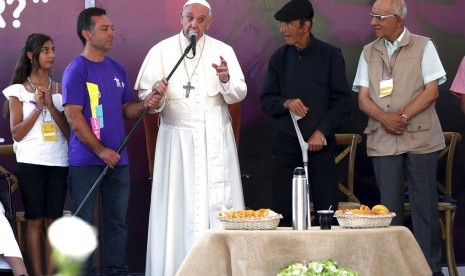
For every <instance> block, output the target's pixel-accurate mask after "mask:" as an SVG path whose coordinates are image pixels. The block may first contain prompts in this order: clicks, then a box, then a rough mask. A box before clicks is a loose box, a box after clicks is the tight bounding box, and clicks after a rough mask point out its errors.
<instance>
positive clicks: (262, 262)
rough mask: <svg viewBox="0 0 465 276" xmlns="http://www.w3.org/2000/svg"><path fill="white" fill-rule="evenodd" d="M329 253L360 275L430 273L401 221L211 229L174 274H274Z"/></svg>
mask: <svg viewBox="0 0 465 276" xmlns="http://www.w3.org/2000/svg"><path fill="white" fill-rule="evenodd" d="M328 258H331V259H333V260H334V261H336V262H337V263H338V264H339V265H341V266H343V267H347V268H350V269H352V270H354V271H356V272H358V273H359V275H361V276H364V275H369V276H372V275H383V276H388V275H396V276H398V275H403V276H407V275H415V276H421V275H431V270H430V268H429V266H428V263H427V262H426V259H425V257H424V255H423V253H422V251H421V249H420V247H419V245H418V243H417V242H416V240H415V238H414V236H413V234H412V233H411V231H410V230H409V229H408V228H405V227H403V226H390V227H387V228H369V229H344V228H341V227H339V226H337V227H334V226H333V227H332V229H331V230H320V229H319V228H318V227H312V228H311V229H310V230H304V231H297V230H292V229H291V228H277V229H276V230H260V231H258V230H253V231H252V230H209V231H206V232H204V233H203V234H202V235H201V237H200V238H199V239H198V240H197V241H196V242H195V244H194V246H193V247H192V249H191V250H190V252H189V253H188V255H187V256H186V259H185V260H184V262H183V264H182V266H181V268H180V269H179V271H178V273H177V274H176V275H179V276H184V275H189V276H192V275H232V276H241V275H244V276H246V275H247V276H255V275H257V276H258V275H263V276H264V275H266V276H270V275H276V274H277V273H278V272H279V270H280V269H281V268H282V267H284V266H287V265H288V264H290V263H291V262H293V261H302V260H307V261H309V260H311V261H317V260H326V259H328Z"/></svg>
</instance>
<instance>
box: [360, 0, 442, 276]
mask: <svg viewBox="0 0 465 276" xmlns="http://www.w3.org/2000/svg"><path fill="white" fill-rule="evenodd" d="M406 14H407V6H406V5H405V2H404V1H403V0H377V1H376V2H375V3H374V4H373V8H372V12H371V13H370V15H371V25H372V26H373V28H374V31H375V34H376V37H377V39H376V40H375V41H373V42H372V43H370V44H368V45H366V46H365V47H364V49H363V52H362V54H361V56H360V61H359V64H358V69H357V74H356V76H355V80H354V84H353V90H354V91H356V92H358V103H359V107H360V109H361V110H362V111H363V112H364V113H366V114H367V115H368V116H369V121H368V126H367V127H366V129H365V131H364V133H365V134H366V135H367V153H368V156H370V157H371V158H372V162H373V167H374V172H375V177H376V181H377V184H378V187H379V190H380V195H381V203H382V204H384V205H386V206H387V207H388V208H389V209H390V210H392V211H393V212H395V213H396V214H397V216H396V217H395V218H394V219H393V222H392V223H393V224H395V225H402V224H403V213H404V173H406V174H407V180H408V189H409V201H410V204H411V206H412V224H413V230H414V235H415V238H416V239H417V241H418V243H419V245H420V247H421V249H422V251H423V253H424V255H425V257H426V260H427V261H428V264H429V266H430V268H431V270H432V271H433V275H442V272H441V250H442V245H441V238H440V232H439V224H438V221H439V217H438V216H439V213H438V209H437V205H438V199H437V190H436V167H437V151H438V150H441V149H443V148H444V147H445V144H444V136H443V132H442V129H441V124H440V122H439V119H438V116H437V114H436V110H435V101H436V99H437V98H438V97H439V93H438V85H439V84H442V83H444V82H445V81H446V72H445V71H444V68H443V66H442V64H441V61H440V59H439V56H438V53H437V51H436V49H435V46H434V44H433V43H432V41H431V39H430V38H427V37H423V36H418V35H414V34H411V33H410V32H409V31H408V30H407V28H405V27H404V19H405V16H406Z"/></svg>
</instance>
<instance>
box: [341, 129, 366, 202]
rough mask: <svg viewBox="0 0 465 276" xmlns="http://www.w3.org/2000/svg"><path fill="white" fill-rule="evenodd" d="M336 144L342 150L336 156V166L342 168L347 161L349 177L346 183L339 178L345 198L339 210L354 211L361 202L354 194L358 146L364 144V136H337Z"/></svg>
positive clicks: (347, 176)
mask: <svg viewBox="0 0 465 276" xmlns="http://www.w3.org/2000/svg"><path fill="white" fill-rule="evenodd" d="M336 142H337V146H338V148H339V149H341V148H342V150H341V151H340V152H339V154H338V155H337V156H336V164H337V165H338V166H342V165H343V163H344V161H346V162H345V163H346V164H345V166H347V175H346V177H345V182H346V183H343V178H341V177H339V191H341V193H342V194H343V196H344V197H345V201H339V209H352V208H359V207H360V200H359V199H358V198H357V197H356V196H355V194H354V173H355V172H354V170H355V157H356V154H357V146H358V144H360V142H362V136H360V135H359V134H349V133H347V134H336Z"/></svg>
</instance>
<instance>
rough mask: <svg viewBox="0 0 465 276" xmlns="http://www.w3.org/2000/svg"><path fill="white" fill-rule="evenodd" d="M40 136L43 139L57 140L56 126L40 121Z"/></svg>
mask: <svg viewBox="0 0 465 276" xmlns="http://www.w3.org/2000/svg"><path fill="white" fill-rule="evenodd" d="M42 137H43V138H44V141H57V140H58V136H57V128H56V125H55V123H53V122H49V123H42Z"/></svg>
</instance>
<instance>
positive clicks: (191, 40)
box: [189, 29, 197, 57]
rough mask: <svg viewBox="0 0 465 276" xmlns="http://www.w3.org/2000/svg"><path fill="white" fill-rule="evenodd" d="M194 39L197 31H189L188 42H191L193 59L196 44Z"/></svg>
mask: <svg viewBox="0 0 465 276" xmlns="http://www.w3.org/2000/svg"><path fill="white" fill-rule="evenodd" d="M196 38H197V31H195V30H194V29H191V30H190V31H189V41H190V42H191V49H192V54H193V55H194V57H195V44H196V42H197V40H196Z"/></svg>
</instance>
